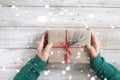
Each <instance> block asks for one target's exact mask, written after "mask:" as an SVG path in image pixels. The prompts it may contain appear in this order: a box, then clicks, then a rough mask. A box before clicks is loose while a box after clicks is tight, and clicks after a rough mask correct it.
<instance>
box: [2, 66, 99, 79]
mask: <svg viewBox="0 0 120 80" xmlns="http://www.w3.org/2000/svg"><path fill="white" fill-rule="evenodd" d="M63 70H64V69H63ZM63 70H60V69H50V73H49V74H48V75H44V72H42V73H41V75H40V76H39V78H38V80H56V79H57V80H80V79H82V80H91V77H95V75H94V74H93V71H92V70H91V69H89V68H86V69H82V68H79V70H70V71H66V74H64V75H63V74H62V71H63ZM17 71H18V69H6V70H2V69H0V79H1V80H12V79H13V77H14V76H15V74H16V73H17ZM89 75H90V76H89ZM70 77H72V78H71V79H70ZM95 80H99V79H98V78H96V79H95Z"/></svg>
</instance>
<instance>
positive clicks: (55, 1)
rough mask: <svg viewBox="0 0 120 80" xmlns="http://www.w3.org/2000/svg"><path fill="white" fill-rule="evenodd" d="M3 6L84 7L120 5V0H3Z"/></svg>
mask: <svg viewBox="0 0 120 80" xmlns="http://www.w3.org/2000/svg"><path fill="white" fill-rule="evenodd" d="M0 3H1V4H2V5H3V6H10V5H17V6H44V5H45V4H49V5H50V6H82V7H86V6H89V7H91V6H92V7H120V1H119V0H24V2H23V1H21V0H1V1H0Z"/></svg>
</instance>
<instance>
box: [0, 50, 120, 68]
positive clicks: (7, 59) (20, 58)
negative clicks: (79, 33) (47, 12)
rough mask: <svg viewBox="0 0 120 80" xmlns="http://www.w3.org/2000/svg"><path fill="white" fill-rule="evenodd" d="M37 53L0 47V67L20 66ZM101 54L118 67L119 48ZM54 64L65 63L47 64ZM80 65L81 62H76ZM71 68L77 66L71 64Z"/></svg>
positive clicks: (63, 65)
mask: <svg viewBox="0 0 120 80" xmlns="http://www.w3.org/2000/svg"><path fill="white" fill-rule="evenodd" d="M36 54H37V50H36V49H0V68H21V67H23V66H24V65H25V64H26V63H27V62H28V61H29V60H30V59H31V58H32V57H34V56H35V55H36ZM101 55H102V56H103V57H104V58H105V59H106V61H107V62H109V63H111V64H114V65H116V67H118V68H119V69H120V50H103V51H102V53H101ZM52 65H54V66H55V67H54V68H56V69H60V68H61V69H63V68H65V66H66V64H62V62H61V64H53V63H51V64H49V65H48V68H52ZM76 65H81V64H76ZM73 68H77V69H78V68H79V67H78V66H75V65H73Z"/></svg>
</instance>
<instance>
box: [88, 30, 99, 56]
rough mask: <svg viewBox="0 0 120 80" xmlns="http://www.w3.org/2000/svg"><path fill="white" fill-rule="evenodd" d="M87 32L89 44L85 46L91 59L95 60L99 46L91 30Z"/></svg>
mask: <svg viewBox="0 0 120 80" xmlns="http://www.w3.org/2000/svg"><path fill="white" fill-rule="evenodd" d="M88 30H89V31H90V32H91V44H87V49H88V51H89V53H90V55H91V57H93V58H95V57H97V55H98V54H99V44H98V41H97V39H96V36H95V34H94V32H93V31H92V30H91V29H88Z"/></svg>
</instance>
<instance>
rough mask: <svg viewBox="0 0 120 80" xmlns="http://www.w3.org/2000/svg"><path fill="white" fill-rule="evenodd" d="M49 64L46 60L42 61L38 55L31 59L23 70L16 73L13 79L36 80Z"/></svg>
mask: <svg viewBox="0 0 120 80" xmlns="http://www.w3.org/2000/svg"><path fill="white" fill-rule="evenodd" d="M46 66H47V62H46V61H42V60H41V59H40V58H39V57H38V56H37V55H36V56H35V57H34V58H33V59H31V60H30V61H29V62H28V63H27V64H26V65H25V66H24V67H23V68H22V69H21V70H20V72H19V73H17V74H16V76H15V77H14V79H13V80H36V79H37V78H38V77H39V75H40V72H41V71H43V70H44V69H45V68H46Z"/></svg>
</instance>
